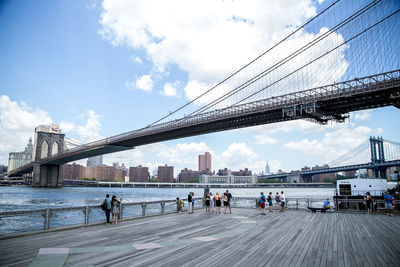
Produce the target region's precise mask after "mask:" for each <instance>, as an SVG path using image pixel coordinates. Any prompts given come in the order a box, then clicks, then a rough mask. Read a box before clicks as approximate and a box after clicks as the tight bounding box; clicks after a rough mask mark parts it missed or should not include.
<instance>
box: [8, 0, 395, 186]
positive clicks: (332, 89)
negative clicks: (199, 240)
mask: <svg viewBox="0 0 400 267" xmlns="http://www.w3.org/2000/svg"><path fill="white" fill-rule="evenodd" d="M355 2H357V3H355ZM344 7H345V8H344ZM338 10H340V12H338ZM399 11H400V2H399V1H384V0H380V1H379V0H376V1H353V2H351V1H350V3H349V2H348V1H347V2H346V1H335V2H333V3H332V4H331V5H330V6H328V7H327V8H326V9H324V10H322V11H321V12H320V13H319V14H317V15H316V16H315V17H313V18H312V19H310V20H309V21H307V22H306V23H304V24H303V25H302V26H301V27H299V28H297V29H296V30H295V31H293V32H292V33H290V34H289V35H287V36H286V37H285V38H284V39H282V40H281V41H279V42H278V43H276V44H275V45H274V46H272V47H270V48H269V49H268V50H266V51H265V52H264V53H262V54H260V55H259V56H258V57H257V58H255V59H253V60H252V61H250V62H249V63H248V64H246V65H245V66H243V67H242V68H240V69H238V70H237V71H235V72H234V73H232V74H231V75H229V76H228V77H226V78H224V79H221V81H220V82H219V83H217V84H215V85H214V86H213V87H211V88H209V89H208V90H207V91H206V92H204V93H203V94H201V95H199V96H198V97H196V98H195V99H193V100H192V101H189V102H188V103H186V104H185V105H183V106H181V107H178V108H176V109H175V110H173V111H170V112H169V113H168V114H167V115H165V116H162V117H161V118H160V119H159V120H157V121H154V122H151V123H149V124H148V125H147V126H145V127H143V128H140V129H136V130H133V131H129V132H126V133H121V134H118V135H115V136H110V137H108V138H105V139H101V140H98V141H94V142H90V143H87V144H83V145H78V146H75V147H70V148H68V149H64V147H65V142H66V140H65V139H64V135H63V134H56V133H45V132H38V133H37V134H38V139H37V142H36V143H35V144H34V150H35V153H34V154H35V158H33V161H32V162H30V163H28V164H26V165H24V166H21V167H19V168H17V169H14V170H12V171H10V172H9V173H8V175H9V176H15V175H20V174H23V173H31V172H33V185H34V186H40V187H57V186H59V185H60V183H61V181H60V179H59V172H60V166H61V165H62V164H65V163H68V162H71V161H75V160H79V159H84V158H88V157H92V156H97V155H103V154H108V153H114V152H119V151H124V150H129V149H134V148H135V147H138V146H142V145H146V144H151V143H156V142H162V141H166V140H172V139H178V138H183V137H189V136H195V135H202V134H208V133H213V132H219V131H227V130H231V129H238V128H244V127H251V126H255V125H262V124H271V123H280V122H284V121H290V120H300V119H301V120H308V121H312V122H315V123H318V124H322V125H324V124H327V123H328V122H330V121H334V122H338V123H342V122H345V121H346V119H347V118H348V117H349V114H350V112H353V111H358V110H365V109H374V108H381V107H385V106H395V107H397V108H400V65H399V63H400V58H399V57H400V53H399V52H398V51H400V42H399V35H400V23H398V22H399V21H400V17H399V16H400V15H399ZM304 32H317V34H315V36H313V38H308V39H307V38H301V37H302V36H303V34H304ZM379 140H380V139H378V141H376V140H375V141H368V142H370V144H371V148H370V150H371V151H375V152H371V157H370V158H369V160H368V161H367V162H356V163H353V164H350V165H349V164H347V163H346V162H343V163H342V166H346V167H347V169H349V168H351V169H359V168H372V169H374V171H375V173H376V175H377V176H379V173H382V171H383V170H384V169H385V168H387V167H388V166H398V165H399V163H400V156H399V154H400V153H399V151H398V150H397V152H393V155H394V156H393V158H388V157H386V158H385V157H384V156H383V153H384V152H383V149H381V147H382V146H383V140H380V141H379ZM389 143H390V144H392V145H393V146H394V147H398V143H396V142H389ZM54 147H56V149H54ZM375 147H377V148H378V149H377V150H376V149H375ZM358 152H360V151H358V150H356V152H355V151H352V152H350V153H353V154H352V155H345V156H344V158H343V159H348V158H354V157H356V156H357V155H358V154H359V153H358ZM365 164H367V165H365ZM339 165H340V164H339ZM339 165H336V166H334V167H336V168H339V167H340V166H339ZM332 166H333V165H332ZM350 166H352V167H350ZM339 169H340V168H339ZM339 169H338V170H339ZM342 169H343V168H342ZM344 169H346V168H344ZM344 169H343V170H344ZM339 171H340V170H339ZM304 175H310V174H306V173H304Z"/></svg>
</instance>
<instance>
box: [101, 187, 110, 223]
mask: <svg viewBox="0 0 400 267" xmlns="http://www.w3.org/2000/svg"><path fill="white" fill-rule="evenodd" d="M102 205H105V209H104V213H105V214H106V223H110V212H111V201H110V195H109V194H107V195H106V198H105V199H104V200H103V202H102Z"/></svg>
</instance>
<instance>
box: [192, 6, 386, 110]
mask: <svg viewBox="0 0 400 267" xmlns="http://www.w3.org/2000/svg"><path fill="white" fill-rule="evenodd" d="M378 2H380V1H373V2H371V3H369V4H368V5H366V6H364V7H363V8H362V9H360V10H358V11H357V12H356V13H354V14H352V15H351V16H349V17H348V18H346V19H345V20H343V21H341V22H340V23H338V24H337V25H335V26H334V27H333V28H331V29H329V30H328V31H327V32H325V33H323V34H322V35H319V36H317V37H316V38H315V39H314V40H312V41H311V42H309V43H307V44H306V45H304V46H303V47H301V48H299V49H298V50H296V51H294V52H293V53H292V54H290V55H288V56H287V57H285V58H284V59H282V60H281V61H279V62H278V63H277V64H275V65H273V66H271V67H269V68H267V69H266V70H264V71H262V72H261V73H259V74H258V75H256V76H254V77H253V78H251V79H250V80H248V81H246V82H245V83H243V84H241V85H240V86H238V87H236V88H234V89H233V90H232V91H230V92H229V93H228V94H227V95H224V96H222V97H220V98H218V99H216V100H214V101H212V102H211V103H209V104H207V105H205V106H203V107H202V108H200V109H198V110H196V111H195V112H193V113H191V114H190V115H194V114H198V113H201V112H203V111H205V110H207V109H209V108H211V107H213V106H215V105H217V104H218V103H221V102H222V101H224V100H226V99H228V98H229V97H231V96H233V95H235V94H236V93H238V92H240V91H242V90H244V89H246V88H247V86H249V85H251V84H253V83H255V82H256V81H258V80H260V79H261V78H262V77H264V76H266V75H268V74H270V73H271V72H273V71H274V70H276V69H278V68H279V67H282V66H283V65H284V64H286V63H288V62H290V61H291V60H293V59H294V58H295V57H297V56H299V55H300V54H302V53H303V52H305V51H306V50H308V49H309V48H311V47H313V46H314V45H316V44H318V43H319V42H320V41H322V40H324V39H325V38H327V37H329V35H331V34H333V33H334V32H335V31H336V30H338V29H340V28H342V27H344V26H345V25H346V24H348V23H350V22H351V21H352V20H354V19H355V18H357V17H358V16H360V15H361V14H363V13H365V12H366V11H367V10H368V9H370V8H371V7H373V6H374V5H376V4H377V3H378ZM345 43H346V42H345ZM345 43H342V44H341V45H339V46H337V47H335V48H334V49H332V50H330V51H328V52H326V53H324V54H323V55H321V56H320V57H318V58H316V59H315V60H313V61H311V62H309V63H307V64H306V65H303V66H302V67H301V68H298V69H296V70H295V71H293V72H291V73H289V74H287V75H286V76H284V77H282V78H280V79H278V80H276V81H275V82H273V83H271V84H268V86H266V87H264V88H262V89H261V90H259V91H256V92H254V93H253V94H251V95H249V96H247V97H245V98H243V99H241V100H239V101H237V102H236V103H234V104H233V105H238V104H240V103H242V102H243V101H245V100H247V99H249V98H251V97H253V96H255V95H256V94H258V93H260V92H261V91H263V90H265V89H267V88H270V87H271V86H273V85H275V84H277V83H279V82H281V81H282V80H284V79H286V78H288V77H290V76H291V75H292V74H294V73H296V72H297V71H300V70H301V69H303V68H304V67H306V66H308V65H310V64H311V63H314V62H315V61H317V60H319V59H321V58H323V57H324V56H326V55H328V54H329V53H331V52H332V51H334V50H336V49H337V48H339V47H340V46H342V45H344V44H345Z"/></svg>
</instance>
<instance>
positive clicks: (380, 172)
mask: <svg viewBox="0 0 400 267" xmlns="http://www.w3.org/2000/svg"><path fill="white" fill-rule="evenodd" d="M369 142H370V148H371V163H372V164H376V163H384V162H385V150H384V148H383V138H382V137H372V136H371V137H370V138H369ZM372 172H373V175H374V176H375V177H376V178H386V168H385V167H383V168H374V169H372Z"/></svg>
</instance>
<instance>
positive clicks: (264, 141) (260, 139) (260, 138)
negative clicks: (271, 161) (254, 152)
mask: <svg viewBox="0 0 400 267" xmlns="http://www.w3.org/2000/svg"><path fill="white" fill-rule="evenodd" d="M254 138H255V139H256V143H257V144H259V145H273V144H276V143H278V140H276V139H275V138H272V137H269V136H267V135H265V134H258V135H256V136H254Z"/></svg>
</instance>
